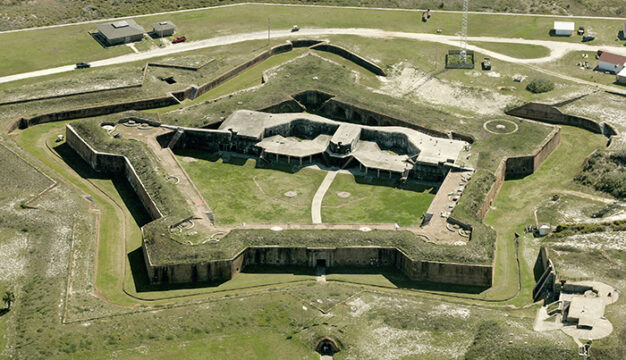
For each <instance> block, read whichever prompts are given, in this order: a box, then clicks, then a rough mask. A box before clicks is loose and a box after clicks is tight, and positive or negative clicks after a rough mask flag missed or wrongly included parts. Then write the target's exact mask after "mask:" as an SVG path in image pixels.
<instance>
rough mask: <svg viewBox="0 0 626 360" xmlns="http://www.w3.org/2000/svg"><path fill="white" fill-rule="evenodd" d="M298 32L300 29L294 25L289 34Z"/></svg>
mask: <svg viewBox="0 0 626 360" xmlns="http://www.w3.org/2000/svg"><path fill="white" fill-rule="evenodd" d="M299 30H300V27H299V26H298V25H294V26H293V27H292V28H291V32H296V31H299Z"/></svg>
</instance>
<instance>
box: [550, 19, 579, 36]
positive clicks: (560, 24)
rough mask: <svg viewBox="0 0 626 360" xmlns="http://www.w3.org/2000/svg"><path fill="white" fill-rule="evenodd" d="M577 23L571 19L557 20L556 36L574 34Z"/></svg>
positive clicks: (555, 24)
mask: <svg viewBox="0 0 626 360" xmlns="http://www.w3.org/2000/svg"><path fill="white" fill-rule="evenodd" d="M575 27H576V24H574V23H573V22H571V21H555V22H554V35H556V36H572V33H573V32H574V28H575Z"/></svg>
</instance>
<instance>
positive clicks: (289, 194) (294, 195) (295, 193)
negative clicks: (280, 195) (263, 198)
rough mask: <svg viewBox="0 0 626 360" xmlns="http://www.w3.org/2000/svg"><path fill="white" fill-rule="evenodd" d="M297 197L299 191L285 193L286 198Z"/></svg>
mask: <svg viewBox="0 0 626 360" xmlns="http://www.w3.org/2000/svg"><path fill="white" fill-rule="evenodd" d="M296 195H298V192H297V191H287V192H286V193H285V196H286V197H288V198H294V197H296Z"/></svg>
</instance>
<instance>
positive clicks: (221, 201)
mask: <svg viewBox="0 0 626 360" xmlns="http://www.w3.org/2000/svg"><path fill="white" fill-rule="evenodd" d="M181 155H183V154H181ZM184 155H185V156H194V157H196V158H197V159H196V161H192V162H189V161H188V160H189V159H187V158H186V157H185V156H179V160H180V162H181V164H183V167H184V168H185V170H186V171H187V172H188V173H189V176H190V177H191V179H192V180H193V182H194V183H195V184H196V186H197V187H198V189H200V193H201V194H202V195H203V196H204V198H205V200H206V201H207V203H208V204H209V207H211V209H212V210H213V212H214V216H215V222H216V224H218V225H238V224H241V223H244V222H246V223H310V222H311V203H312V201H313V196H314V195H315V192H316V191H317V188H318V187H319V185H320V184H321V183H322V180H323V179H324V176H325V175H326V173H325V172H323V171H319V170H312V169H302V170H300V171H298V172H296V173H293V174H292V173H290V172H288V171H283V170H273V169H262V168H261V169H259V168H256V160H254V159H247V158H241V157H236V156H232V157H231V159H230V160H229V162H231V163H226V162H225V161H224V160H223V159H222V158H218V157H217V156H215V155H212V154H207V153H202V152H189V153H184ZM186 160H187V161H186ZM285 169H289V167H287V166H285ZM289 191H295V192H296V193H297V195H296V196H294V197H291V198H290V197H287V196H285V193H287V192H289Z"/></svg>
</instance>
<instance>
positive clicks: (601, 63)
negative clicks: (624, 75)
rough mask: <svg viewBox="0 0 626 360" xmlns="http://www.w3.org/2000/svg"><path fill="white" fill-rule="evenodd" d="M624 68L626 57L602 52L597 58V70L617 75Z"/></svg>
mask: <svg viewBox="0 0 626 360" xmlns="http://www.w3.org/2000/svg"><path fill="white" fill-rule="evenodd" d="M625 66H626V56H622V55H618V54H614V53H610V52H608V51H603V52H602V54H600V57H599V58H598V70H600V71H609V72H612V73H613V74H619V73H620V72H621V71H622V70H623V69H624V67H625Z"/></svg>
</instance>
